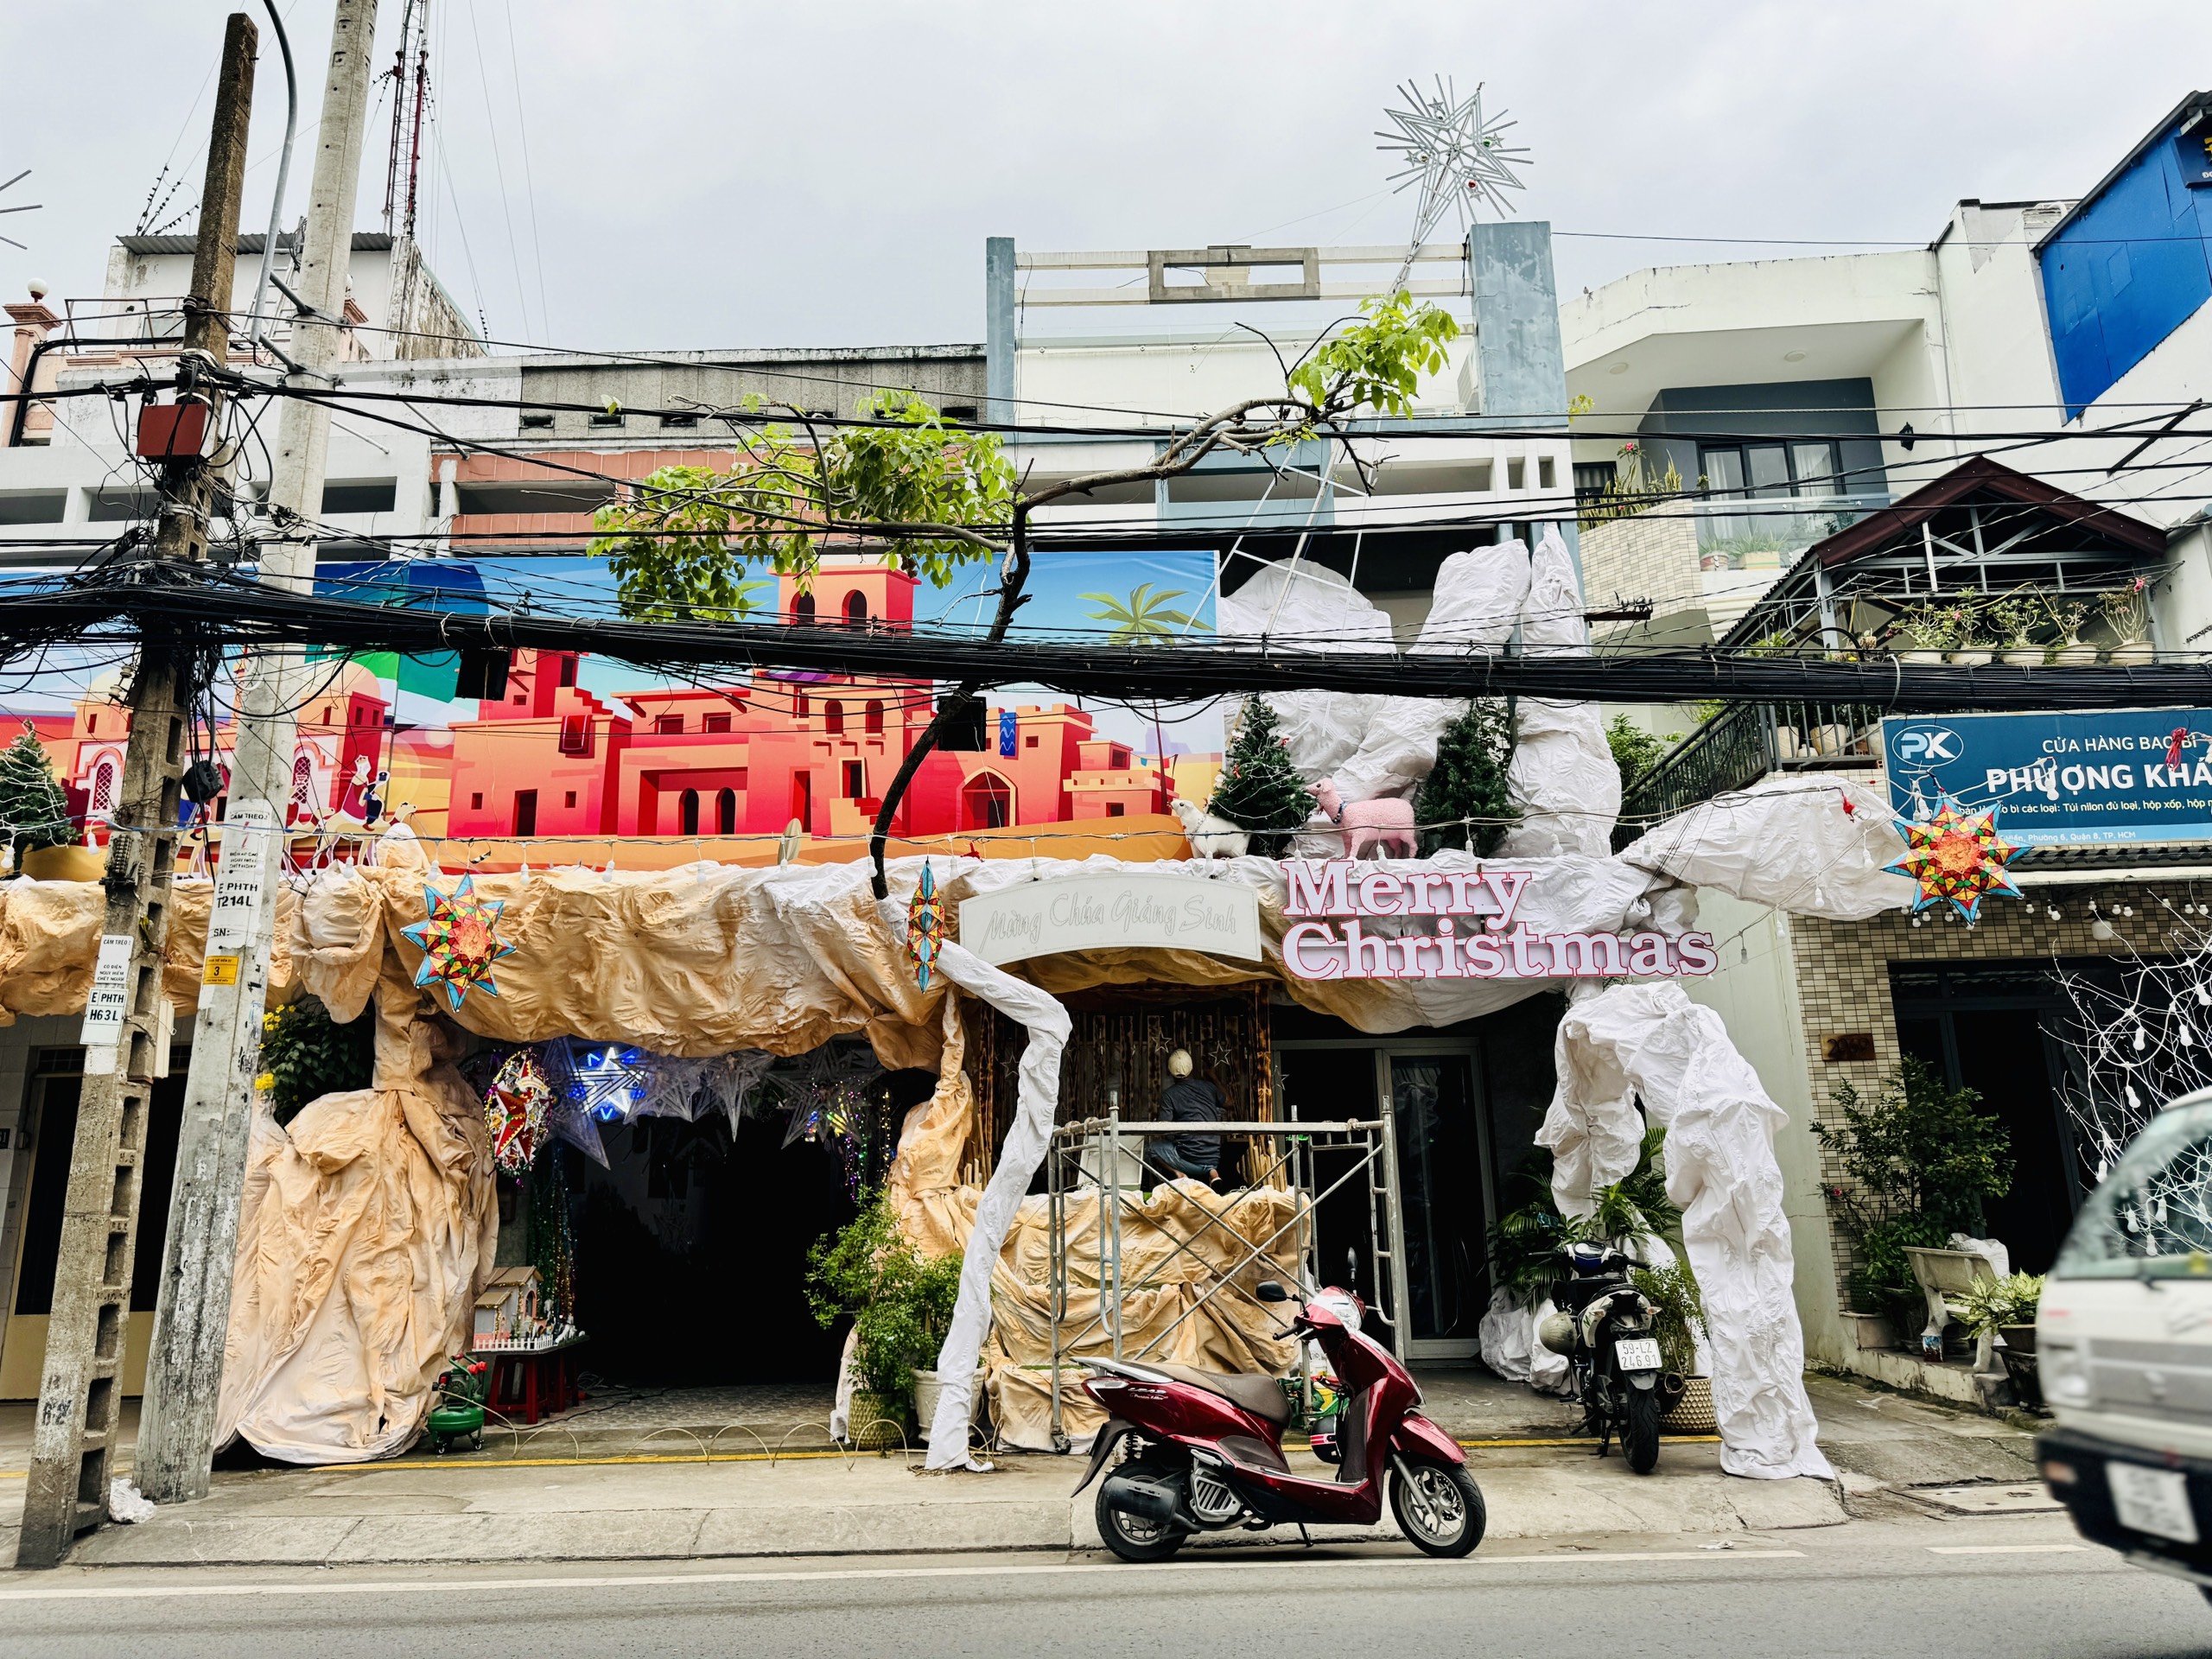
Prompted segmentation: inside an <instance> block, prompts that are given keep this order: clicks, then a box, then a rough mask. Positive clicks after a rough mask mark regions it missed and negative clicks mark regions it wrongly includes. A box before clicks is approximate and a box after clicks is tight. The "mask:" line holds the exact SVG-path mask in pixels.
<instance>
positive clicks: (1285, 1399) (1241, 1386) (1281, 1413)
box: [1145, 1360, 1290, 1428]
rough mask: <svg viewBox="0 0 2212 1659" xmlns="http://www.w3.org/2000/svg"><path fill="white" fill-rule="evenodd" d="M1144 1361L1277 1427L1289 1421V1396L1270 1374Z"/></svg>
mask: <svg viewBox="0 0 2212 1659" xmlns="http://www.w3.org/2000/svg"><path fill="white" fill-rule="evenodd" d="M1145 1364H1146V1365H1147V1368H1148V1369H1150V1370H1155V1371H1158V1372H1159V1373H1160V1375H1161V1376H1172V1377H1173V1378H1174V1379H1175V1380H1176V1381H1177V1382H1178V1383H1189V1384H1190V1385H1191V1386H1192V1388H1194V1389H1205V1391H1206V1392H1207V1393H1208V1394H1217V1395H1220V1396H1221V1397H1222V1398H1223V1399H1224V1400H1227V1401H1230V1402H1232V1403H1234V1404H1236V1405H1239V1406H1242V1407H1243V1408H1244V1409H1245V1410H1247V1411H1249V1412H1250V1413H1251V1414H1253V1415H1254V1416H1255V1417H1257V1418H1259V1419H1260V1420H1261V1421H1262V1422H1269V1423H1273V1424H1274V1426H1275V1427H1277V1428H1281V1427H1284V1425H1286V1424H1287V1423H1288V1422H1289V1421H1290V1396H1289V1395H1286V1394H1285V1393H1284V1392H1283V1391H1282V1385H1281V1383H1277V1382H1276V1381H1275V1380H1274V1378H1273V1377H1272V1376H1230V1375H1229V1374H1228V1373H1227V1372H1225V1371H1201V1370H1193V1369H1192V1367H1190V1366H1188V1365H1163V1364H1161V1363H1159V1362H1158V1361H1157V1360H1147V1361H1146V1362H1145Z"/></svg>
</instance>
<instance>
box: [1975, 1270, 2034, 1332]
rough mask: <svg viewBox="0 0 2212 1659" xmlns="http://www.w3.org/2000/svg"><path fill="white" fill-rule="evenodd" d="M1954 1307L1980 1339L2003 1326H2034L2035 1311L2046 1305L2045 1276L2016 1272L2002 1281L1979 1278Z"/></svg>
mask: <svg viewBox="0 0 2212 1659" xmlns="http://www.w3.org/2000/svg"><path fill="white" fill-rule="evenodd" d="M1953 1306H1955V1307H1957V1308H1959V1309H1960V1310H1961V1312H1962V1313H1964V1314H1965V1316H1966V1317H1965V1319H1963V1320H1962V1321H1961V1323H1963V1324H1964V1325H1966V1327H1967V1330H1968V1331H1970V1332H1973V1333H1974V1335H1975V1336H1977V1337H1979V1336H1983V1335H1986V1333H1988V1332H1992V1331H1995V1330H1997V1329H1998V1328H1999V1327H2000V1326H2003V1325H2033V1324H2034V1323H2035V1321H2036V1310H2037V1308H2039V1307H2041V1306H2043V1275H2042V1274H2039V1273H2016V1274H2011V1275H2009V1276H2007V1277H2005V1278H2003V1279H1977V1280H1975V1281H1974V1283H1973V1284H1971V1285H1969V1286H1968V1287H1967V1293H1966V1294H1965V1295H1963V1296H1961V1297H1959V1298H1957V1299H1956V1300H1955V1302H1954V1303H1953Z"/></svg>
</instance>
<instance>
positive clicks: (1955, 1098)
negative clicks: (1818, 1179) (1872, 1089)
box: [1813, 1058, 2012, 1329]
mask: <svg viewBox="0 0 2212 1659" xmlns="http://www.w3.org/2000/svg"><path fill="white" fill-rule="evenodd" d="M1831 1098H1832V1099H1833V1100H1834V1102H1835V1104H1836V1109H1837V1112H1838V1115H1839V1116H1840V1118H1841V1120H1842V1121H1841V1122H1840V1123H1815V1125H1814V1126H1813V1133H1814V1134H1815V1135H1816V1136H1818V1137H1819V1139H1820V1141H1821V1145H1822V1146H1823V1147H1827V1149H1828V1150H1829V1151H1831V1152H1833V1153H1834V1154H1835V1156H1836V1160H1837V1161H1838V1162H1839V1163H1840V1164H1841V1165H1842V1166H1843V1169H1844V1173H1846V1174H1847V1175H1849V1176H1850V1177H1851V1178H1852V1182H1853V1185H1833V1186H1830V1187H1828V1188H1827V1199H1828V1205H1829V1208H1830V1210H1831V1211H1832V1212H1833V1213H1834V1215H1835V1217H1836V1218H1837V1221H1838V1223H1839V1224H1840V1225H1841V1227H1842V1229H1843V1230H1844V1232H1845V1234H1846V1236H1848V1237H1849V1238H1850V1239H1851V1241H1852V1243H1853V1247H1854V1249H1855V1252H1856V1255H1857V1257H1858V1266H1857V1267H1856V1268H1854V1269H1853V1274H1852V1277H1851V1287H1852V1294H1853V1297H1854V1299H1855V1300H1858V1301H1859V1305H1860V1306H1862V1307H1866V1308H1867V1309H1869V1310H1870V1311H1879V1312H1884V1313H1890V1314H1891V1317H1892V1319H1897V1320H1902V1321H1904V1323H1903V1324H1901V1325H1899V1328H1900V1329H1906V1328H1911V1327H1913V1326H1915V1325H1917V1323H1918V1319H1917V1316H1916V1314H1915V1313H1914V1311H1913V1310H1914V1309H1915V1308H1916V1307H1917V1306H1919V1305H1920V1303H1921V1300H1922V1299H1921V1295H1920V1291H1919V1288H1918V1285H1917V1282H1916V1281H1915V1279H1914V1277H1913V1273H1912V1263H1911V1261H1910V1258H1909V1257H1908V1256H1907V1255H1905V1252H1906V1251H1907V1250H1908V1249H1914V1248H1920V1249H1940V1248H1942V1246H1943V1244H1944V1243H1946V1242H1947V1241H1948V1239H1949V1237H1950V1236H1951V1235H1952V1234H1953V1233H1967V1234H1971V1235H1974V1236H1980V1234H1981V1233H1982V1231H1983V1229H1984V1228H1985V1226H1986V1222H1985V1221H1984V1219H1983V1205H1984V1204H1985V1203H1986V1201H1987V1200H1988V1199H1991V1198H2002V1197H2004V1196H2005V1193H2007V1192H2010V1191H2012V1157H2011V1146H2012V1137H2011V1135H2010V1134H2009V1133H2008V1132H2007V1131H2006V1129H2005V1126H2004V1125H2003V1124H2002V1123H2000V1122H1998V1120H1997V1119H1996V1118H1994V1117H1993V1116H1990V1115H1988V1114H1987V1113H1986V1112H1983V1111H1981V1110H1980V1100H1981V1096H1980V1095H1979V1094H1978V1093H1976V1092H1975V1091H1974V1090H1972V1089H1954V1088H1952V1087H1950V1085H1949V1084H1947V1083H1946V1082H1945V1081H1944V1080H1943V1078H1942V1077H1941V1076H1940V1075H1939V1074H1938V1073H1937V1072H1936V1071H1935V1070H1934V1068H1933V1067H1931V1066H1929V1065H1928V1064H1927V1062H1926V1061H1924V1060H1921V1059H1918V1058H1907V1059H1906V1060H1905V1061H1904V1063H1903V1064H1902V1065H1899V1066H1897V1069H1896V1070H1895V1071H1891V1073H1890V1075H1889V1076H1888V1077H1885V1079H1884V1080H1883V1082H1882V1085H1881V1089H1880V1090H1879V1092H1878V1094H1876V1096H1874V1097H1873V1098H1872V1100H1869V1099H1866V1097H1865V1096H1861V1095H1860V1093H1859V1090H1857V1089H1856V1088H1855V1087H1853V1085H1852V1084H1839V1085H1838V1086H1837V1087H1836V1088H1835V1089H1834V1090H1833V1091H1832V1094H1831Z"/></svg>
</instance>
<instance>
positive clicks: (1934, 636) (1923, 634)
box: [1897, 605, 1953, 664]
mask: <svg viewBox="0 0 2212 1659" xmlns="http://www.w3.org/2000/svg"><path fill="white" fill-rule="evenodd" d="M1897 632H1898V633H1901V634H1903V635H1904V641H1905V648H1904V650H1903V651H1901V652H1898V653H1897V658H1898V660H1899V661H1901V662H1907V663H1930V664H1933V663H1940V662H1942V660H1943V653H1944V652H1945V651H1946V650H1947V649H1948V647H1949V646H1950V645H1951V643H1952V638H1953V635H1952V627H1951V614H1950V613H1949V612H1948V611H1940V610H1937V609H1936V607H1934V606H1932V605H1923V606H1921V607H1919V608H1918V609H1916V610H1910V611H1907V612H1906V613H1904V615H1903V616H1900V617H1899V618H1898V619H1897Z"/></svg>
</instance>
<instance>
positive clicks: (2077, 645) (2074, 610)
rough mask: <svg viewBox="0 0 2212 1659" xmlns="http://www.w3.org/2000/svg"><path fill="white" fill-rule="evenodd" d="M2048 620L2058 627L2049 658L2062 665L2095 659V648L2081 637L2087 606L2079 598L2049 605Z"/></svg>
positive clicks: (2071, 665)
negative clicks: (2056, 642)
mask: <svg viewBox="0 0 2212 1659" xmlns="http://www.w3.org/2000/svg"><path fill="white" fill-rule="evenodd" d="M2050 620H2051V621H2052V622H2053V623H2054V624H2056V626H2057V628H2058V641H2059V643H2058V645H2057V647H2056V649H2055V650H2054V651H2053V652H2051V654H2050V660H2051V661H2052V662H2053V663H2056V664H2059V665H2060V666H2062V667H2069V668H2071V667H2081V666H2084V665H2086V664H2090V663H2094V662H2095V661H2096V660H2097V648H2096V647H2095V646H2094V645H2091V644H2090V643H2088V641H2087V640H2085V639H2082V628H2083V627H2085V626H2088V620H2089V607H2088V606H2087V605H2085V604H2083V603H2082V602H2081V601H2079V600H2069V601H2068V602H2067V603H2065V604H2063V605H2053V606H2051V607H2050Z"/></svg>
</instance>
